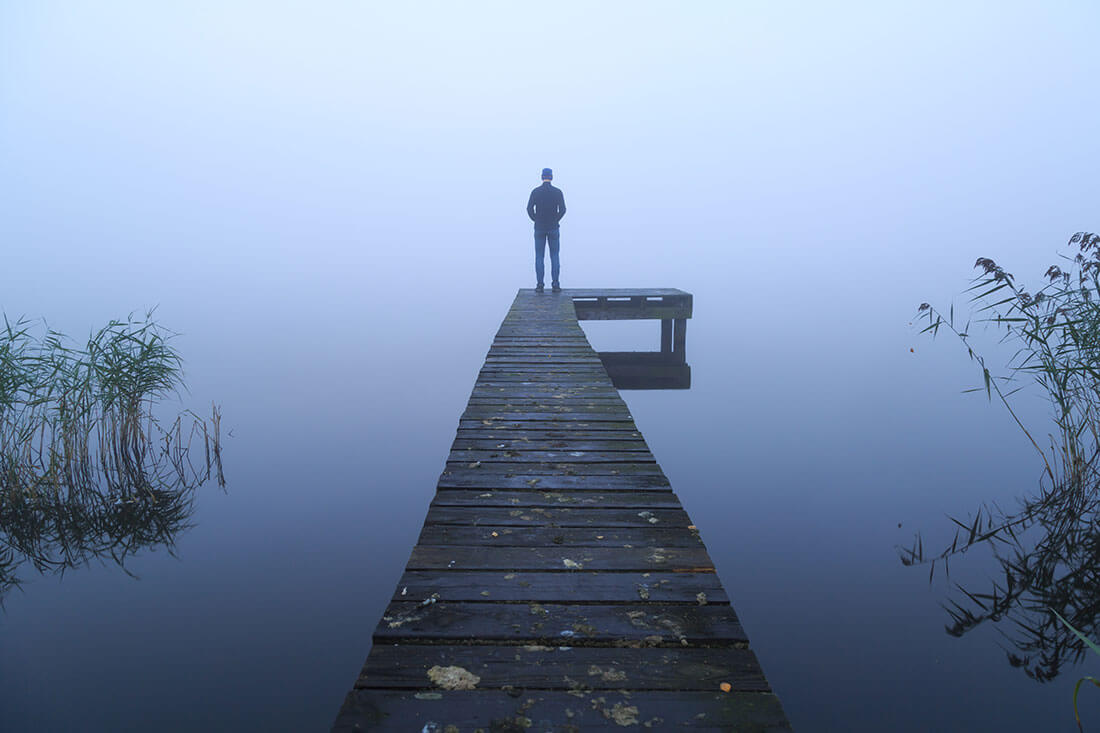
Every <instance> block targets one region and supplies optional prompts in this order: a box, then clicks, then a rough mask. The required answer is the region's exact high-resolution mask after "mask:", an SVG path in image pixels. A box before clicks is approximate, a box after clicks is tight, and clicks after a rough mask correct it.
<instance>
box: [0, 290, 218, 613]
mask: <svg viewBox="0 0 1100 733" xmlns="http://www.w3.org/2000/svg"><path fill="white" fill-rule="evenodd" d="M152 316H153V314H152V312H150V313H148V314H146V316H145V317H144V319H135V318H134V317H133V316H132V315H131V316H130V317H129V318H128V319H127V320H125V321H112V322H111V323H109V324H107V325H106V326H104V327H103V328H102V329H100V330H99V331H97V332H95V333H93V334H92V335H91V336H90V337H89V338H88V341H87V343H86V344H85V345H83V346H79V347H78V346H76V345H74V344H73V343H72V342H71V340H69V339H68V338H66V337H65V336H64V335H63V334H60V333H58V332H56V331H53V330H50V329H49V328H48V327H46V326H45V324H41V325H40V326H39V325H38V324H35V323H33V322H30V321H27V320H25V319H20V320H18V321H16V322H14V323H13V322H11V321H9V320H8V319H7V318H5V319H4V328H3V331H0V601H2V600H3V597H4V594H5V593H6V592H7V591H8V590H10V589H11V588H12V587H15V586H18V585H19V582H20V580H19V577H18V575H17V571H18V570H19V568H20V567H22V566H27V565H29V566H31V567H33V568H35V569H36V570H38V571H39V572H58V573H63V572H64V571H65V570H66V569H67V568H71V567H74V566H78V565H81V564H85V563H87V562H89V561H90V560H91V559H92V558H101V559H107V558H110V559H111V560H113V561H114V562H116V563H117V564H118V565H119V566H121V567H123V569H124V570H125V560H126V558H127V557H128V556H130V555H132V554H134V553H136V552H138V551H139V550H141V549H143V548H154V547H165V548H167V549H168V550H169V551H171V550H172V547H173V546H174V538H175V536H176V535H177V534H178V533H179V532H181V531H183V530H185V529H187V528H188V527H189V526H190V525H189V524H188V521H189V518H190V516H191V514H192V510H193V501H194V491H195V489H196V488H197V487H198V486H201V485H202V484H203V483H205V482H206V481H208V480H210V479H211V478H213V479H216V480H217V482H218V484H219V485H220V486H222V487H224V486H225V476H224V474H223V471H222V458H221V428H220V422H221V414H220V412H219V409H218V407H217V406H216V405H213V406H212V407H211V414H210V417H209V418H208V419H203V418H200V417H199V416H198V415H196V414H195V413H193V412H191V411H189V410H188V411H184V412H182V413H179V414H177V415H176V416H175V417H174V418H173V419H172V420H171V422H168V423H166V424H162V422H161V421H160V420H159V419H158V417H157V416H156V415H155V414H154V413H155V411H156V407H157V405H158V404H159V403H160V401H161V400H163V399H164V398H166V397H168V396H170V395H173V394H176V395H178V394H179V392H180V390H181V388H183V387H184V384H183V379H182V374H183V372H182V363H183V362H182V359H181V357H180V355H179V354H178V352H177V351H176V350H175V349H174V348H173V347H172V345H171V344H170V341H171V339H172V338H173V337H174V336H175V334H173V333H171V332H169V331H166V330H165V329H164V328H162V327H161V326H159V325H158V324H157V323H156V322H155V321H154V320H153V317H152ZM39 331H41V332H42V333H41V334H40V335H39V334H38V333H37V332H39ZM196 449H201V456H200V455H198V453H199V451H198V450H196Z"/></svg>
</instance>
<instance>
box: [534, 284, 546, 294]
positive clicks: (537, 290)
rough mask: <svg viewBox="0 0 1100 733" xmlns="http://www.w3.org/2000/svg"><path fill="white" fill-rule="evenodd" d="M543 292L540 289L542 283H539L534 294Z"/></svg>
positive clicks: (541, 288)
mask: <svg viewBox="0 0 1100 733" xmlns="http://www.w3.org/2000/svg"><path fill="white" fill-rule="evenodd" d="M543 290H544V288H543V287H542V283H539V284H538V285H536V286H535V292H536V293H541V292H542V291H543Z"/></svg>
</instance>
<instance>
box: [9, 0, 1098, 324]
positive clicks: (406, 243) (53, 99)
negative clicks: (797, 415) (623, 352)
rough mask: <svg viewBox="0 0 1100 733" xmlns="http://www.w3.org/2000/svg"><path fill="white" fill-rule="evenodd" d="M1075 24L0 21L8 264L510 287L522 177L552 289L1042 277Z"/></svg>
mask: <svg viewBox="0 0 1100 733" xmlns="http://www.w3.org/2000/svg"><path fill="white" fill-rule="evenodd" d="M887 5H889V6H890V7H885V6H887ZM826 6H829V7H826ZM1098 19H1100V13H1098V11H1097V9H1096V6H1095V5H1094V4H1092V3H1084V2H1082V3H1053V4H1047V3H961V4H960V3H921V4H919V6H918V4H910V6H909V7H904V6H903V5H902V4H883V3H857V4H851V3H844V4H810V3H774V2H768V3H734V2H729V3H726V2H714V3H687V4H683V5H676V6H673V5H670V4H655V3H633V2H632V3H562V4H555V6H553V7H552V8H550V7H546V8H542V7H540V8H536V7H534V6H529V5H526V4H519V3H500V4H486V3H473V4H455V3H400V4H387V5H381V4H378V3H308V4H307V3H298V4H288V3H268V2H265V3H231V4H226V3H177V4H174V6H172V7H166V4H163V3H157V4H150V3H136V2H135V3H96V4H77V5H73V4H61V3H6V4H5V5H4V6H3V9H2V10H0V110H2V114H0V156H2V157H0V187H2V188H0V192H2V193H3V203H0V206H2V207H3V209H0V213H2V214H3V220H4V223H3V224H0V226H2V227H3V229H2V230H0V233H3V234H4V239H5V240H6V242H7V246H6V247H5V251H6V254H5V259H6V260H7V262H8V263H9V265H10V266H11V269H8V272H9V273H13V272H16V271H18V272H20V273H21V274H23V275H25V276H30V278H32V279H37V278H47V279H50V278H54V277H57V276H59V273H58V272H57V268H68V267H77V268H78V269H80V270H81V271H82V272H85V273H86V274H89V275H93V274H94V275H95V276H96V277H97V278H106V279H107V281H108V282H110V281H111V280H113V279H114V278H123V277H124V276H127V275H128V276H131V278H132V279H131V283H130V284H129V285H128V286H127V287H129V288H133V287H135V286H136V287H137V288H138V294H141V292H140V288H141V286H140V282H141V281H146V282H155V278H154V279H153V280H150V275H151V273H150V270H154V271H155V270H156V269H157V268H158V267H159V264H160V263H162V262H166V261H170V260H173V259H176V258H179V257H180V256H183V255H184V253H187V254H186V259H187V260H189V261H190V262H191V265H192V266H193V267H194V271H193V274H194V277H195V278H196V279H198V278H203V279H205V280H206V281H207V282H209V279H211V278H212V279H213V280H214V281H215V282H217V281H218V280H219V278H220V277H225V278H226V280H227V282H234V281H236V282H240V281H241V277H242V275H244V274H245V273H247V272H254V271H256V270H259V271H261V272H270V274H271V275H272V276H273V277H277V278H278V277H283V276H285V277H291V276H293V277H294V278H304V279H306V280H307V281H309V282H311V283H312V284H314V285H316V286H318V287H321V286H323V287H324V289H328V288H330V287H333V286H335V287H337V288H339V287H344V286H350V285H351V284H352V283H353V282H365V283H368V284H370V285H372V286H376V287H377V286H378V285H379V284H380V283H375V282H373V281H372V275H376V276H381V275H382V274H383V273H384V274H385V277H380V278H379V279H380V280H381V281H384V282H389V283H392V282H393V278H394V277H397V278H398V279H399V280H400V281H401V282H402V283H403V284H408V285H416V284H417V283H425V284H427V283H431V284H432V285H433V286H434V284H435V283H437V282H442V279H441V278H440V275H441V274H442V273H446V275H447V277H449V278H453V279H454V280H457V281H459V282H462V283H465V284H466V285H468V286H469V287H471V288H474V289H484V288H489V287H494V286H496V285H500V286H501V287H504V286H505V285H508V286H509V287H510V286H513V285H522V286H528V285H529V283H528V280H531V279H532V278H531V277H530V273H529V272H528V270H530V269H531V268H530V262H529V259H530V258H529V257H528V256H527V252H526V251H524V252H523V255H524V256H523V257H522V258H520V257H515V256H514V254H515V250H516V249H517V248H519V247H520V246H521V245H522V246H524V248H525V245H526V242H525V241H523V238H525V237H526V235H527V231H526V229H527V228H528V227H527V221H526V218H525V216H524V215H523V211H522V207H523V204H524V203H525V200H526V194H527V191H528V190H529V189H530V188H531V187H533V186H534V185H536V184H537V177H538V171H539V169H540V168H541V167H543V166H544V165H546V166H552V167H553V168H554V169H555V171H556V174H557V177H556V181H555V182H556V183H557V184H558V185H560V186H561V187H562V188H563V189H564V190H565V192H566V197H567V203H568V204H569V206H570V213H569V215H568V216H567V218H566V221H565V222H564V226H565V228H564V229H563V243H564V247H565V248H566V249H565V250H564V254H563V256H564V257H565V258H566V259H565V262H566V268H567V269H566V271H565V273H566V274H564V275H563V280H564V281H565V283H566V285H578V286H592V285H644V284H653V285H656V284H660V285H676V286H680V287H684V288H685V289H690V287H689V286H690V284H691V281H693V280H698V279H700V275H701V273H703V272H706V273H707V274H717V275H719V276H720V278H721V280H720V281H721V282H724V283H726V285H727V286H728V287H731V288H737V289H739V290H743V291H744V292H747V293H750V294H757V295H761V296H762V295H764V293H765V292H766V290H769V289H770V288H768V287H766V285H772V284H774V285H776V286H778V285H779V283H780V282H785V283H786V284H787V286H790V285H791V284H796V285H805V286H812V285H814V284H816V285H817V286H819V287H820V288H821V289H822V291H833V292H835V291H836V290H837V289H838V288H839V289H848V288H855V289H857V290H862V289H863V288H872V289H873V288H874V287H875V283H874V282H873V281H874V280H876V279H881V278H885V279H890V278H892V277H896V276H898V275H899V274H901V273H902V269H900V267H899V266H901V265H903V266H904V273H905V275H906V277H911V278H913V281H915V282H920V283H921V284H922V287H923V290H922V292H926V291H927V290H928V289H929V288H934V287H935V283H937V282H942V281H943V280H945V279H947V278H958V277H960V276H961V275H962V274H963V273H968V267H969V265H970V264H971V263H972V261H973V259H974V258H975V257H976V256H978V255H979V254H982V255H986V256H993V257H995V258H996V257H997V256H998V253H999V252H1003V253H1004V256H1006V257H1008V256H1014V257H1015V258H1016V259H1018V260H1023V261H1022V262H1021V265H1024V266H1030V265H1032V264H1033V261H1031V260H1028V259H1026V258H1027V255H1026V254H1024V253H1026V252H1030V251H1035V250H1040V251H1041V252H1042V255H1041V256H1039V257H1038V258H1037V260H1038V262H1040V264H1043V263H1046V261H1047V260H1049V259H1050V257H1049V251H1050V250H1052V249H1053V248H1055V247H1058V246H1060V245H1061V244H1062V243H1063V242H1064V240H1065V239H1066V237H1067V236H1068V234H1069V233H1072V231H1074V230H1075V229H1076V228H1087V227H1089V226H1090V225H1091V224H1095V222H1094V221H1090V220H1089V217H1095V211H1096V208H1095V204H1096V200H1097V199H1096V196H1095V193H1096V187H1095V178H1094V177H1093V176H1092V175H1091V174H1090V171H1094V170H1095V168H1096V166H1095V164H1096V163H1097V161H1098V148H1097V136H1096V135H1095V134H1094V130H1095V117H1096V115H1095V113H1096V107H1097V104H1098V103H1097V95H1096V94H1095V90H1096V85H1095V80H1096V79H1097V78H1100V62H1098V57H1100V54H1098V53H1097V51H1096V49H1095V32H1096V30H1097V20H1098ZM4 230H6V232H5V231H4ZM43 246H45V247H49V248H57V249H58V250H60V251H63V252H65V256H64V257H58V258H52V257H51V258H44V257H42V256H41V254H42V253H41V250H40V249H39V247H43ZM1006 264H1008V263H1006ZM796 266H797V267H798V268H801V269H803V270H804V271H805V272H813V273H814V275H815V277H814V278H812V279H810V278H806V279H805V280H804V281H801V282H800V280H801V278H799V277H797V276H796V277H795V279H794V281H793V282H792V280H791V279H790V270H791V268H792V267H796ZM658 267H659V268H660V270H657V269H656V268H658ZM771 267H779V268H783V270H785V271H787V276H785V277H783V278H780V277H779V274H778V272H776V271H774V270H773V271H771V274H770V276H768V275H767V273H768V268H771ZM853 268H858V269H857V270H855V271H854V270H853ZM6 269H7V268H6ZM185 269H187V268H185ZM1010 269H1011V267H1010ZM661 270H663V271H665V272H667V273H668V274H667V276H664V277H662V276H661V275H659V274H658V272H659V271H661ZM200 273H201V274H200ZM134 280H136V281H137V282H136V283H135V282H133V281H134ZM685 280H687V281H688V282H685ZM869 281H871V282H869ZM103 284H104V283H103V282H102V280H101V281H100V283H99V285H103ZM191 284H192V285H194V284H195V283H191ZM6 285H8V286H10V285H11V283H6ZM157 285H158V287H157V288H156V289H155V290H156V293H159V296H158V297H156V298H155V300H157V301H162V300H164V295H163V288H161V287H159V285H160V284H159V283H158V284H157ZM895 285H898V283H895ZM950 288H951V289H949V290H948V291H947V292H953V289H957V288H955V283H952V285H951V286H950ZM5 289H6V288H5ZM746 289H747V290H746ZM131 292H132V291H131ZM154 294H155V293H150V294H149V295H154ZM7 300H8V299H7V298H5V301H7ZM910 300H912V298H910ZM5 305H6V307H7V308H8V309H15V310H19V309H18V308H17V307H15V304H14V303H10V304H9V303H5ZM790 315H794V313H791V314H790Z"/></svg>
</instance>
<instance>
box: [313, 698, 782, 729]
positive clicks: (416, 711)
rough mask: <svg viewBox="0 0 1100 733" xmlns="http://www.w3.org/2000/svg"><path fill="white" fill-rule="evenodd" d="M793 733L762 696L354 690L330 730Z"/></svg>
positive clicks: (770, 700) (776, 706)
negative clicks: (415, 692) (417, 692)
mask: <svg viewBox="0 0 1100 733" xmlns="http://www.w3.org/2000/svg"><path fill="white" fill-rule="evenodd" d="M624 727H626V728H627V729H628V730H630V729H638V730H643V729H644V730H650V729H653V730H673V729H674V730H689V731H753V733H781V732H782V731H789V730H791V728H790V724H789V723H788V722H787V719H786V717H785V715H784V713H783V708H782V707H781V705H780V704H779V699H778V698H777V697H776V696H775V695H773V694H770V693H766V692H721V691H718V692H713V691H708V692H680V691H650V692H645V693H633V694H623V693H616V692H605V691H599V692H597V691H595V690H593V691H588V692H585V691H582V690H575V691H573V692H561V691H548V690H523V689H520V688H516V687H512V688H510V689H508V690H429V691H425V692H422V693H419V694H418V695H417V696H413V695H410V694H409V692H408V691H405V690H399V691H397V690H373V689H356V690H352V692H351V693H349V694H348V696H347V699H346V700H345V702H344V707H343V708H342V709H341V711H340V717H339V718H338V719H337V720H336V725H335V727H334V728H333V731H334V733H358V732H359V731H363V730H371V731H377V733H391V732H392V733H408V731H421V730H423V731H426V732H427V733H444V732H445V731H450V730H458V731H461V733H467V732H468V731H474V730H481V731H484V732H485V733H506V732H510V731H515V732H517V733H518V731H527V730H529V731H539V733H544V732H546V731H553V733H579V732H580V731H585V732H587V731H603V730H615V731H622V730H623V729H624Z"/></svg>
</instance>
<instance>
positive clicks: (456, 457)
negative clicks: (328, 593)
mask: <svg viewBox="0 0 1100 733" xmlns="http://www.w3.org/2000/svg"><path fill="white" fill-rule="evenodd" d="M691 308H692V300H691V295H689V294H687V293H684V292H682V291H679V290H664V289H662V290H600V291H596V290H565V291H564V292H562V293H561V294H551V293H549V292H547V293H543V294H536V293H535V292H534V291H533V290H521V291H520V292H519V294H518V295H517V296H516V299H515V301H514V302H513V304H512V307H511V309H510V310H509V311H508V315H507V317H506V318H505V319H504V322H503V323H502V324H501V326H500V330H499V331H498V332H497V335H496V338H495V340H494V341H493V345H492V347H491V348H490V350H489V354H488V356H487V357H486V359H485V365H484V366H483V367H482V369H481V372H480V374H479V375H478V379H477V383H476V384H475V385H474V389H473V393H472V394H471V396H470V401H469V404H468V405H467V407H466V411H465V412H464V413H463V414H462V417H461V419H460V420H459V427H458V434H457V437H456V438H455V441H454V445H453V447H452V449H451V453H450V455H449V456H448V458H447V464H446V468H445V470H444V471H443V474H442V475H441V476H440V479H439V484H438V490H437V493H436V495H435V498H434V500H433V501H432V503H431V507H430V509H429V510H428V515H427V518H426V519H425V521H424V528H423V531H422V532H421V535H420V540H419V542H418V543H417V545H416V547H414V548H413V551H412V556H411V557H410V558H409V563H408V566H407V567H406V569H405V573H404V575H403V576H402V578H401V580H400V582H399V583H398V585H397V588H396V589H395V590H394V594H393V597H392V600H391V602H390V605H389V607H388V608H387V609H386V611H385V614H384V615H383V617H382V620H381V622H380V623H379V624H378V627H377V628H376V629H375V632H374V639H373V647H372V649H371V651H370V655H369V656H368V657H367V661H366V665H365V666H364V668H363V671H362V672H361V673H360V675H359V678H358V680H356V682H355V686H354V689H353V690H352V691H351V692H350V693H349V694H348V696H347V698H346V700H345V702H344V705H343V707H342V709H341V710H340V713H339V716H338V718H337V720H336V723H335V726H334V728H333V730H334V731H360V730H377V731H389V730H393V731H423V732H424V733H459V732H461V733H473V732H474V731H478V730H480V731H483V732H486V733H488V732H489V731H524V730H530V731H551V730H552V731H588V730H596V729H602V728H608V729H615V730H618V729H621V728H623V727H627V728H629V727H634V728H638V729H642V728H648V729H656V730H665V729H676V730H682V729H684V728H685V727H686V728H690V729H692V730H698V729H702V730H724V731H730V730H733V731H740V730H746V731H749V730H751V731H765V730H766V731H772V730H789V724H788V722H787V720H786V717H785V716H784V713H783V710H782V708H781V707H780V704H779V700H778V699H777V698H776V696H775V695H774V694H773V693H772V692H771V690H770V688H769V686H768V681H767V680H766V679H765V678H764V672H763V671H762V670H761V668H760V665H759V664H758V662H757V660H756V657H755V655H754V654H753V652H752V651H751V650H750V649H749V644H748V638H747V637H746V635H745V632H744V631H743V629H742V628H741V625H740V624H739V623H738V620H737V616H736V614H735V613H734V611H733V608H732V607H731V606H730V601H729V598H728V596H727V595H726V592H725V590H724V589H723V588H722V585H721V583H720V582H719V580H718V576H717V575H716V574H715V570H714V566H713V564H712V562H711V559H710V557H709V555H708V554H707V551H706V548H705V547H704V546H703V543H702V541H701V540H700V538H699V533H698V531H697V530H696V528H695V525H694V524H693V523H692V521H691V519H690V517H688V515H687V513H686V512H685V511H684V509H683V507H682V506H681V505H680V501H679V499H677V497H676V494H675V493H673V491H672V489H671V487H670V486H669V482H668V479H666V478H665V475H664V473H663V472H662V471H661V467H660V466H659V465H658V464H657V462H656V460H655V459H654V457H653V454H652V453H650V451H649V447H648V446H647V445H646V442H645V440H644V438H643V437H642V434H641V432H639V430H638V428H637V426H636V425H635V424H634V420H633V418H632V417H631V415H630V411H629V409H627V406H626V404H625V403H624V402H623V400H622V399H621V398H620V396H619V393H618V391H617V389H616V388H615V386H614V384H613V382H612V378H611V377H610V376H609V374H608V368H605V366H604V360H602V359H601V357H600V355H598V354H597V353H596V352H595V351H593V349H592V347H591V346H590V345H589V343H588V340H587V338H585V335H584V332H583V331H582V330H581V327H580V325H579V324H578V322H577V321H578V318H580V319H584V318H656V319H660V320H661V321H662V324H663V325H662V329H661V334H662V337H661V351H659V352H653V354H656V356H654V355H653V354H650V355H649V356H647V357H645V358H643V359H642V360H641V361H642V362H643V365H644V363H645V362H647V361H648V362H650V366H651V367H653V366H656V367H657V371H658V372H660V373H662V374H665V375H666V377H667V375H668V374H672V372H668V371H667V370H669V369H672V370H675V369H676V367H677V366H682V367H686V363H685V359H684V348H685V339H684V333H685V325H686V319H687V318H689V317H690V316H691ZM618 359H619V361H620V362H622V361H625V360H626V359H625V357H623V356H621V355H620V356H619V357H618ZM614 361H615V359H612V362H614ZM628 366H629V365H628ZM662 369H663V370H666V371H665V372H661V370H662ZM651 371H652V370H651ZM637 376H638V374H637V373H634V376H633V378H634V379H635V381H637ZM628 381H629V378H628ZM672 381H673V382H676V379H675V378H674V379H672ZM680 381H682V379H681V380H680ZM673 386H683V385H682V384H674V385H673Z"/></svg>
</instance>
